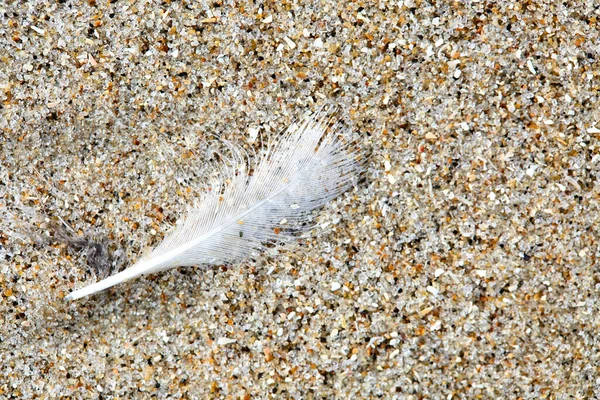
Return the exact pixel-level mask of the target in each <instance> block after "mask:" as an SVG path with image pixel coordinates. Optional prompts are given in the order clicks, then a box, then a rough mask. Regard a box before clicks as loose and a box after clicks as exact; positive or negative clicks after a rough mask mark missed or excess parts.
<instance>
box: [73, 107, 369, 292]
mask: <svg viewBox="0 0 600 400" xmlns="http://www.w3.org/2000/svg"><path fill="white" fill-rule="evenodd" d="M328 130H329V132H328ZM340 136H341V137H342V138H340ZM343 136H344V128H343V127H342V126H341V125H340V124H338V123H336V124H334V125H333V126H329V124H328V119H327V117H326V115H325V114H324V113H322V112H317V113H315V114H312V115H309V116H307V117H305V118H304V119H303V120H302V121H300V122H299V123H295V124H292V125H291V126H290V127H289V128H288V129H287V130H286V131H285V132H284V133H283V134H282V135H281V136H280V137H279V138H278V139H277V140H276V141H275V142H273V143H269V145H268V146H267V149H266V150H265V151H263V152H262V153H261V154H260V155H259V156H257V157H255V158H256V159H255V160H254V161H253V162H249V161H248V156H247V155H246V154H244V153H243V151H242V150H240V149H238V148H236V147H235V146H233V145H231V144H226V145H227V146H228V148H229V150H230V152H231V153H232V154H233V161H232V162H231V163H230V164H231V165H222V168H221V169H222V170H221V174H220V179H219V181H218V183H217V184H216V186H215V187H214V188H213V189H212V190H211V191H209V192H207V193H206V194H204V195H203V196H201V200H200V202H199V204H200V205H199V207H196V208H192V209H190V210H189V212H188V215H187V217H186V218H185V220H184V221H183V223H182V224H180V225H179V226H176V227H175V228H174V231H173V232H172V233H171V234H170V235H168V236H167V237H166V238H165V239H164V240H163V242H162V243H161V244H160V245H158V246H157V247H156V248H155V249H154V250H153V251H151V252H150V253H149V254H148V255H146V256H144V257H142V258H140V260H138V261H137V262H136V263H135V264H134V265H132V266H131V267H129V268H127V269H125V270H123V271H121V272H119V273H117V274H115V275H113V276H110V277H108V278H105V279H103V280H101V281H99V282H96V283H93V284H91V285H88V286H86V287H84V288H82V289H79V290H76V291H74V292H72V293H71V294H69V295H68V296H67V299H69V300H74V299H78V298H81V297H84V296H87V295H90V294H93V293H96V292H99V291H101V290H104V289H107V288H109V287H111V286H114V285H116V284H118V283H121V282H124V281H127V280H130V279H133V278H135V277H138V276H141V275H145V274H151V273H156V272H159V271H164V270H167V269H170V268H174V267H179V266H196V265H200V266H201V265H223V264H226V265H230V264H235V263H239V262H241V261H243V260H244V259H247V258H249V257H252V256H257V255H259V254H260V253H261V252H263V251H264V250H265V249H266V248H267V247H268V246H272V245H278V244H289V243H293V242H294V241H296V240H297V237H298V235H300V234H302V233H304V232H306V231H308V230H309V229H310V228H311V227H312V223H311V221H312V217H313V211H314V210H316V209H318V208H320V207H322V206H323V205H325V204H327V203H328V202H329V201H331V200H332V199H334V198H336V197H338V196H339V195H340V194H342V193H344V192H345V191H347V190H348V189H350V188H351V187H352V186H353V185H355V184H356V181H357V177H358V175H359V171H360V168H361V167H360V163H359V161H358V160H359V158H360V151H358V150H353V149H352V148H351V147H350V146H349V145H348V144H347V143H346V142H345V141H344V139H343Z"/></svg>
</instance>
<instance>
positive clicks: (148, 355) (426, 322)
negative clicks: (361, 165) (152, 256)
mask: <svg viewBox="0 0 600 400" xmlns="http://www.w3.org/2000/svg"><path fill="white" fill-rule="evenodd" d="M599 14H600V13H599V12H598V10H597V8H596V7H595V6H594V5H593V2H587V1H571V2H543V1H529V2H497V3H489V4H488V3H486V2H480V1H472V2H464V3H463V2H449V1H448V2H447V1H437V2H433V1H432V2H426V1H416V0H415V1H395V2H338V1H331V2H325V1H315V2H265V3H262V2H256V3H253V2H249V3H245V2H222V1H220V0H216V1H211V2H203V3H201V2H197V3H196V2H188V1H164V2H158V1H157V2H150V1H136V2H134V1H124V0H118V1H106V0H88V1H85V2H81V4H80V2H73V1H62V0H61V1H58V2H56V1H46V2H44V1H30V2H18V1H15V2H8V3H7V2H4V3H0V20H1V23H0V217H1V222H0V316H1V317H0V397H2V398H23V399H29V398H86V399H88V398H123V399H125V398H154V397H156V398H197V399H204V398H224V399H249V398H298V399H299V398H344V397H352V398H361V399H362V398H386V399H388V398H397V399H429V398H431V399H452V398H464V399H472V398H489V399H498V398H509V399H517V398H521V399H538V398H550V399H563V398H581V399H583V398H597V397H600V378H598V376H599V372H600V371H599V368H600V367H599V366H600V352H599V339H598V337H599V333H600V313H599V311H600V310H599V308H600V307H599V305H598V304H599V295H598V291H599V289H600V266H599V262H598V258H599V256H600V248H599V244H598V238H599V226H600V225H599V222H600V216H599V208H600V206H599V201H600V186H599V184H598V175H599V164H600V142H599V139H600V111H599V108H598V90H599V89H600V86H599V82H600V81H599V76H598V75H599V71H600V69H599V68H598V59H599V57H600V53H599V47H598V43H599V40H600V38H599V30H598V18H599V17H600V15H599ZM321 105H335V106H337V108H338V112H337V115H338V116H339V118H341V119H342V120H343V121H344V122H345V123H346V124H347V125H348V126H349V127H350V128H351V129H352V132H353V134H352V135H350V136H351V137H349V138H348V139H349V140H354V141H356V142H357V143H359V144H360V146H361V147H362V148H363V149H364V150H365V152H366V153H367V154H368V155H369V157H370V159H369V162H368V165H367V169H366V171H365V173H364V176H363V178H364V179H363V180H362V181H361V182H360V183H359V184H358V185H357V187H356V188H355V189H353V190H352V191H350V192H348V193H346V194H345V195H343V196H341V197H340V198H339V199H337V200H335V201H333V202H331V203H330V204H329V205H328V206H327V207H325V208H324V209H323V210H322V211H321V212H320V213H319V214H318V215H317V216H316V219H317V229H316V230H315V236H313V238H311V239H309V240H304V241H302V243H300V244H299V245H298V247H297V248H294V249H293V250H286V251H275V252H272V253H270V254H267V255H265V256H264V257H262V258H260V259H255V260H249V261H247V262H244V263H242V264H240V265H235V266H228V267H214V268H180V269H175V270H171V271H169V272H165V273H160V274H156V275H151V276H149V277H144V278H141V279H138V280H135V281H131V282H128V283H125V284H122V285H119V286H117V287H114V288H112V289H110V290H108V291H107V292H104V293H101V294H98V295H96V296H92V297H89V298H86V299H82V300H79V301H76V302H66V301H64V296H65V295H66V294H68V293H69V292H70V291H72V290H73V289H75V288H80V287H83V286H84V285H86V284H88V283H91V282H94V281H95V280H96V279H97V278H98V277H97V276H96V275H97V274H96V273H95V272H94V271H90V269H89V268H88V267H87V264H86V256H85V254H83V253H82V252H78V251H75V250H73V249H69V248H67V246H65V245H64V244H61V243H59V242H56V241H53V240H52V238H51V236H50V237H48V235H50V233H49V231H48V224H47V223H44V222H43V218H47V221H55V222H56V221H59V222H61V220H62V221H64V224H65V225H68V226H69V227H70V228H72V229H73V231H74V232H75V234H76V235H81V236H82V237H89V238H92V237H100V236H105V237H107V238H108V239H109V240H110V241H111V243H112V244H111V245H110V246H111V250H112V251H117V252H118V254H119V255H120V257H122V260H123V263H124V265H128V264H129V263H131V262H134V261H135V260H136V259H137V257H139V256H140V255H141V254H143V252H144V251H145V250H146V249H148V248H151V247H153V246H154V245H156V244H157V243H159V242H160V240H161V239H162V238H163V237H164V235H165V234H166V233H168V232H169V230H170V229H171V227H172V226H173V225H175V223H176V222H177V220H179V219H180V218H182V216H183V215H184V212H185V210H186V207H187V206H188V205H190V204H193V202H194V199H196V198H197V197H198V193H199V192H201V191H202V188H203V187H204V186H203V185H205V184H206V181H207V176H209V175H210V171H209V168H208V167H207V166H210V165H211V160H210V146H211V144H210V143H211V140H210V139H211V138H214V137H215V136H216V135H218V136H220V137H223V138H226V139H229V140H231V141H232V142H233V143H236V144H237V145H240V146H245V147H246V148H248V149H250V148H257V147H260V143H261V139H262V138H267V137H269V136H270V135H277V134H278V133H279V132H281V130H282V129H284V128H285V127H286V126H288V124H290V123H291V122H292V121H294V120H296V119H297V118H300V117H301V116H302V115H304V113H306V112H307V111H309V110H315V109H318V108H319V107H320V106H321ZM213 162H214V160H213ZM39 218H42V222H40V220H39ZM61 224H62V222H61ZM24 231H30V232H32V234H31V235H27V234H24V233H23V232H24ZM44 237H46V239H43V238H44Z"/></svg>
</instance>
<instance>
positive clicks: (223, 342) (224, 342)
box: [217, 337, 236, 346]
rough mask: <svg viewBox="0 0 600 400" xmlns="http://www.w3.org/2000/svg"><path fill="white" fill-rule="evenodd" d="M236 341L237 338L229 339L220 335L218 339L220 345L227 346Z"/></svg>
mask: <svg viewBox="0 0 600 400" xmlns="http://www.w3.org/2000/svg"><path fill="white" fill-rule="evenodd" d="M235 342H236V340H235V339H229V338H226V337H220V338H219V339H218V340H217V344H218V345H219V346H226V345H228V344H232V343H235Z"/></svg>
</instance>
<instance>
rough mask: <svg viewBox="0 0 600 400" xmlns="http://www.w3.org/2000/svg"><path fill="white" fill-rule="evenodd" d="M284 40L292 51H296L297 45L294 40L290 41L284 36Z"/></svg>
mask: <svg viewBox="0 0 600 400" xmlns="http://www.w3.org/2000/svg"><path fill="white" fill-rule="evenodd" d="M283 40H285V43H286V44H287V45H288V47H289V48H290V49H291V50H294V49H295V48H296V43H294V42H293V41H292V39H290V38H289V37H287V36H284V37H283Z"/></svg>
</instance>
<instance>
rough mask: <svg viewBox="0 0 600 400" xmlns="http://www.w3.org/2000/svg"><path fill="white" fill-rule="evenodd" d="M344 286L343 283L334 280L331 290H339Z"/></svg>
mask: <svg viewBox="0 0 600 400" xmlns="http://www.w3.org/2000/svg"><path fill="white" fill-rule="evenodd" d="M341 287H342V285H340V284H339V283H338V282H333V283H332V284H331V291H332V292H335V291H336V290H339V289H340V288H341Z"/></svg>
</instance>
